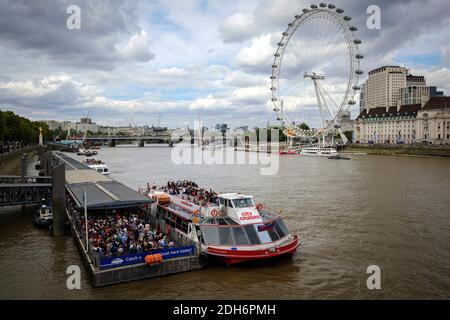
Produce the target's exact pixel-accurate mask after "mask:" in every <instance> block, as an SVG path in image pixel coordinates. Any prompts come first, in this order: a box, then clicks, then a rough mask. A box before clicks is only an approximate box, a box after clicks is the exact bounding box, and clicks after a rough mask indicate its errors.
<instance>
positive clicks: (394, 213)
mask: <svg viewBox="0 0 450 320" xmlns="http://www.w3.org/2000/svg"><path fill="white" fill-rule="evenodd" d="M171 152H172V149H170V148H168V147H155V146H146V147H145V148H137V147H126V146H121V147H116V148H102V149H101V150H100V151H99V155H98V156H97V158H98V159H101V160H103V161H105V162H106V163H107V165H108V167H109V169H110V171H111V177H112V178H114V179H116V180H118V181H120V182H122V183H124V184H125V185H128V186H129V187H131V188H133V189H137V188H138V187H140V186H144V185H145V184H146V183H147V182H155V183H157V184H159V185H161V184H164V183H166V182H167V180H178V179H180V180H182V179H190V180H195V181H196V182H197V183H198V184H199V185H202V186H206V187H211V188H213V189H214V190H215V191H218V192H242V193H248V194H252V195H254V197H255V201H256V202H257V203H262V204H263V205H264V206H265V207H267V208H272V209H273V210H276V211H277V212H278V211H279V210H280V209H281V213H280V214H281V216H282V217H283V218H284V220H285V222H286V225H287V226H288V228H289V229H290V231H291V232H292V233H296V234H299V235H300V237H301V239H302V241H303V246H302V247H300V248H299V250H298V252H297V254H295V255H294V256H293V258H292V259H286V258H284V259H277V260H274V261H266V262H257V263H250V264H242V265H234V266H232V267H230V268H227V267H225V266H223V265H221V264H211V265H209V266H207V267H206V268H204V269H201V270H198V271H193V272H188V273H183V274H176V275H171V276H167V277H161V278H154V279H148V280H142V281H135V282H130V283H125V284H119V285H114V286H109V287H103V288H95V289H94V288H91V286H90V285H89V282H88V279H87V277H86V273H85V271H84V269H83V268H82V284H81V285H82V288H81V290H68V289H67V288H66V277H67V275H66V273H65V272H66V268H67V266H69V265H80V266H82V263H81V258H80V255H79V253H78V251H77V249H76V247H75V244H74V242H73V240H72V238H71V237H70V236H66V237H60V238H57V237H51V236H49V232H48V231H45V230H40V229H36V228H34V227H33V225H32V223H31V211H32V210H33V208H27V209H25V210H23V211H21V210H20V208H19V209H17V208H7V209H1V210H0V274H1V277H0V298H2V299H5V298H6V299H11V298H12V299H15V298H25V299H394V298H400V299H407V298H413V299H416V298H417V299H418V298H425V299H428V298H447V299H448V298H450V250H449V248H450V247H449V244H450V196H449V195H450V159H441V158H425V157H394V156H374V155H370V156H369V155H352V156H351V158H352V160H351V161H333V160H328V159H326V158H325V159H321V158H313V157H309V158H308V157H301V156H281V157H280V168H279V172H278V174H276V175H273V176H263V175H260V167H259V166H256V165H227V166H225V165H175V164H173V163H172V161H171ZM71 156H73V157H76V158H79V159H80V160H81V159H83V158H82V157H77V156H75V155H71ZM30 165H32V164H30ZM2 174H3V173H2ZM370 265H378V266H379V267H380V268H381V289H380V290H368V289H367V286H366V280H367V277H368V274H367V273H366V269H367V267H368V266H370Z"/></svg>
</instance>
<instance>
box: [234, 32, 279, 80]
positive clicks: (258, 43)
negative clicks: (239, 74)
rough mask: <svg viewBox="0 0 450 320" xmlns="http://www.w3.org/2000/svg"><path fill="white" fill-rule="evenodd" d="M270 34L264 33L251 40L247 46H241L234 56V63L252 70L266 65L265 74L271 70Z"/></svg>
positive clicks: (271, 49) (272, 52) (271, 47)
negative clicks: (235, 56)
mask: <svg viewBox="0 0 450 320" xmlns="http://www.w3.org/2000/svg"><path fill="white" fill-rule="evenodd" d="M271 38H272V37H271V35H270V34H266V35H263V36H260V37H257V38H254V39H253V40H252V43H251V45H250V46H249V47H246V48H243V49H242V50H241V51H240V52H239V53H238V56H237V58H236V63H237V64H238V65H239V66H241V67H242V68H244V69H249V70H253V71H257V70H260V69H261V67H262V68H264V66H267V67H266V69H267V74H269V73H270V72H271V69H270V66H271V63H272V61H273V54H274V52H275V51H274V49H273V46H272V45H271Z"/></svg>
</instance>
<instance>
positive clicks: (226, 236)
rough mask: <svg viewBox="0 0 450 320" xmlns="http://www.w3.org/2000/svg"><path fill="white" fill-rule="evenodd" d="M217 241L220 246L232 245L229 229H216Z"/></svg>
mask: <svg viewBox="0 0 450 320" xmlns="http://www.w3.org/2000/svg"><path fill="white" fill-rule="evenodd" d="M218 229H219V240H220V244H221V245H233V244H234V242H233V238H232V236H231V228H223V227H222V228H218Z"/></svg>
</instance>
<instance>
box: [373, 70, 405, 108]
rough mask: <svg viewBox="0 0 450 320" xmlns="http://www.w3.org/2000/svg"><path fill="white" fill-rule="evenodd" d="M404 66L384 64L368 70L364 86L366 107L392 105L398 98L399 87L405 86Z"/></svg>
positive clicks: (394, 104) (395, 103)
mask: <svg viewBox="0 0 450 320" xmlns="http://www.w3.org/2000/svg"><path fill="white" fill-rule="evenodd" d="M408 73H409V71H408V69H407V68H405V67H399V66H384V67H381V68H377V69H375V70H372V71H370V72H369V77H368V79H367V82H366V88H365V102H364V104H365V107H366V109H372V108H378V107H385V108H387V107H392V106H396V105H397V101H398V100H400V89H401V88H404V87H406V76H407V75H408Z"/></svg>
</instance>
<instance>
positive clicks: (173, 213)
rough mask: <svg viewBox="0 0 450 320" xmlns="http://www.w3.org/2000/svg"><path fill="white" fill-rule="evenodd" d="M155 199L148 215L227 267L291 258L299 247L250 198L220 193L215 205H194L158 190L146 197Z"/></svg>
mask: <svg viewBox="0 0 450 320" xmlns="http://www.w3.org/2000/svg"><path fill="white" fill-rule="evenodd" d="M148 195H149V196H150V197H152V198H153V199H155V200H156V202H155V203H154V210H152V214H153V215H154V216H155V218H156V219H158V220H160V221H161V222H164V223H165V224H166V226H169V227H171V228H175V229H176V230H177V231H178V232H181V233H183V234H184V235H187V236H188V237H189V238H190V239H191V240H193V241H195V242H196V243H198V244H199V246H200V248H201V251H202V252H203V253H206V254H207V255H209V256H210V257H214V258H217V259H218V260H220V261H222V262H224V263H226V264H227V265H229V264H233V263H238V262H243V261H249V260H256V259H268V258H273V257H277V256H281V255H292V254H294V253H295V252H296V250H297V247H298V246H299V245H300V240H299V237H298V236H297V235H292V234H290V233H289V230H288V228H287V227H286V225H285V223H284V222H283V220H282V218H281V217H280V216H278V215H274V214H272V213H269V212H268V211H266V210H264V209H263V207H262V205H255V203H254V200H253V197H252V196H248V195H243V194H240V193H224V194H219V195H218V196H217V201H216V202H215V203H211V202H209V203H203V204H202V205H200V204H197V203H194V202H193V201H192V199H191V198H190V196H189V195H187V194H177V195H170V194H168V193H165V192H161V191H152V192H149V194H148Z"/></svg>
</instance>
